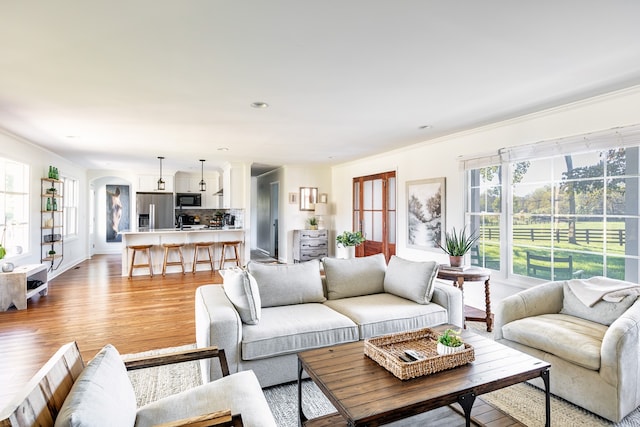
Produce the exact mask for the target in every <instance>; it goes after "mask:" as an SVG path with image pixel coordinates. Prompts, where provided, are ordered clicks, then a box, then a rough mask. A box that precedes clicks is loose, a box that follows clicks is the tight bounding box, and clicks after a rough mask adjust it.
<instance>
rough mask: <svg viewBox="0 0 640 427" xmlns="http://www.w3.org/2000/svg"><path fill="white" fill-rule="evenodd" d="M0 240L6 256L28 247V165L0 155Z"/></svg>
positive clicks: (20, 251)
mask: <svg viewBox="0 0 640 427" xmlns="http://www.w3.org/2000/svg"><path fill="white" fill-rule="evenodd" d="M0 243H1V244H2V246H3V247H4V248H5V249H6V250H7V257H10V256H12V255H17V254H20V253H22V252H23V251H28V250H29V166H28V165H25V164H23V163H19V162H15V161H13V160H8V159H4V158H0Z"/></svg>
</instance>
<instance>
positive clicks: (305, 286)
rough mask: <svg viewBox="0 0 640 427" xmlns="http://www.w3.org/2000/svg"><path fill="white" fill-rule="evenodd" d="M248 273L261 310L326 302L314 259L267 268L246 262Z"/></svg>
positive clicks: (266, 266) (256, 263)
mask: <svg viewBox="0 0 640 427" xmlns="http://www.w3.org/2000/svg"><path fill="white" fill-rule="evenodd" d="M247 270H249V273H251V275H252V276H253V277H255V278H256V282H257V283H258V288H259V289H260V300H261V302H262V307H277V306H282V305H293V304H305V303H314V302H325V301H326V298H325V297H324V292H323V289H322V278H321V277H320V262H319V261H318V260H316V259H314V260H311V261H307V262H301V263H298V264H276V265H268V264H261V263H259V262H253V261H249V263H248V264H247Z"/></svg>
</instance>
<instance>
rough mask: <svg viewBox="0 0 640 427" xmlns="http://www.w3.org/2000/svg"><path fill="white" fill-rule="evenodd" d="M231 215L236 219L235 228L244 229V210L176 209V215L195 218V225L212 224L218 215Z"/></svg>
mask: <svg viewBox="0 0 640 427" xmlns="http://www.w3.org/2000/svg"><path fill="white" fill-rule="evenodd" d="M219 213H221V214H223V215H224V214H230V215H233V216H234V217H235V222H234V227H237V228H243V227H244V209H200V208H198V209H188V208H182V209H176V210H175V214H176V215H179V214H184V215H189V216H192V217H193V218H194V223H196V224H203V225H206V224H210V223H211V220H213V219H214V218H215V217H216V215H217V214H219Z"/></svg>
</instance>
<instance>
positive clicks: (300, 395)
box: [298, 359, 307, 427]
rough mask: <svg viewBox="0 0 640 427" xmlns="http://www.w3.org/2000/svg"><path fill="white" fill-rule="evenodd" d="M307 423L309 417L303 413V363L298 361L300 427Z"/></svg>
mask: <svg viewBox="0 0 640 427" xmlns="http://www.w3.org/2000/svg"><path fill="white" fill-rule="evenodd" d="M305 421H307V417H305V415H304V412H303V411H302V363H300V359H298V426H300V427H302V424H303V423H304V422H305Z"/></svg>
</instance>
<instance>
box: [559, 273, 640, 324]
mask: <svg viewBox="0 0 640 427" xmlns="http://www.w3.org/2000/svg"><path fill="white" fill-rule="evenodd" d="M563 292H564V297H563V299H562V310H560V314H567V315H569V316H574V317H579V318H581V319H585V320H590V321H592V322H596V323H600V324H601V325H606V326H609V325H611V324H612V323H613V322H614V321H615V320H616V319H618V318H619V317H620V316H622V314H623V313H624V312H625V311H627V310H628V309H629V307H631V306H632V305H633V303H634V302H636V299H638V295H636V294H633V295H627V296H625V297H624V298H622V300H621V301H619V302H609V301H604V300H600V301H598V302H597V303H595V304H594V305H593V306H591V307H588V306H586V305H585V304H584V303H583V302H582V301H580V299H579V298H578V297H577V296H576V294H575V293H574V292H573V291H572V290H571V287H570V286H569V284H568V283H566V282H565V284H564V285H563Z"/></svg>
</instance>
